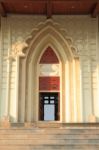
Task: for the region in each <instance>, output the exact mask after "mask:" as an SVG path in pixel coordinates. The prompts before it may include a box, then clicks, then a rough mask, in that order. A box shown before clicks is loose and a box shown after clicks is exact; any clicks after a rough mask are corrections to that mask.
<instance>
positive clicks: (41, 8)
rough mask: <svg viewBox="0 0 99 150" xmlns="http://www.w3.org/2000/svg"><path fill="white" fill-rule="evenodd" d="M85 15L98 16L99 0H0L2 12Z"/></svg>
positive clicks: (2, 14) (4, 14)
mask: <svg viewBox="0 0 99 150" xmlns="http://www.w3.org/2000/svg"><path fill="white" fill-rule="evenodd" d="M8 13H13V14H36V15H46V16H47V18H51V17H52V15H84V14H90V15H91V16H92V17H96V16H97V15H98V13H99V0H0V14H1V16H3V17H5V16H7V14H8Z"/></svg>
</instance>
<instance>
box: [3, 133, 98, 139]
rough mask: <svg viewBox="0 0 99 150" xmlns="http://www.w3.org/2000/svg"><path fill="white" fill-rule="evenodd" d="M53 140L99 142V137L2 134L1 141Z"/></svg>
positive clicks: (87, 135) (93, 135)
mask: <svg viewBox="0 0 99 150" xmlns="http://www.w3.org/2000/svg"><path fill="white" fill-rule="evenodd" d="M44 138H45V139H51V140H58V139H59V140H68V139H72V140H73V139H74V140H78V139H80V140H83V139H84V140H98V139H99V135H95V134H90V135H89V134H86V135H82V134H78V135H77V134H76V135H75V134H71V135H69V134H64V135H62V134H50V135H48V134H47V135H46V134H43V135H42V134H41V135H40V134H38V135H35V134H17V135H16V134H13V135H12V134H5V135H4V134H0V140H7V139H9V140H12V139H13V140H20V139H24V140H26V139H31V140H40V139H44Z"/></svg>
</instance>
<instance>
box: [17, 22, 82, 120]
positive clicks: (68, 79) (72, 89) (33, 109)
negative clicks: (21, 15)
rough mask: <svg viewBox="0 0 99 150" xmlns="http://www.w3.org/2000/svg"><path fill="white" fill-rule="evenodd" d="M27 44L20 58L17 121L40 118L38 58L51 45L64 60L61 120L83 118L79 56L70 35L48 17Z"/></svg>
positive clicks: (62, 67)
mask: <svg viewBox="0 0 99 150" xmlns="http://www.w3.org/2000/svg"><path fill="white" fill-rule="evenodd" d="M26 43H27V44H28V47H27V48H23V49H22V51H21V53H24V54H25V57H24V58H23V57H20V59H19V80H18V84H19V90H18V102H19V104H18V120H19V121H20V122H25V121H26V122H33V121H38V84H37V83H38V81H37V80H38V79H37V77H38V69H37V68H38V60H39V58H40V55H41V54H42V53H43V51H44V50H45V49H46V48H47V47H48V46H50V47H51V48H52V49H53V50H54V51H55V53H56V54H57V57H58V58H59V60H60V63H61V87H60V90H61V94H60V101H61V106H60V117H61V118H60V122H77V121H81V119H82V112H81V109H80V107H81V101H80V74H79V57H78V55H77V50H76V49H75V47H74V46H73V43H72V40H71V38H68V36H67V34H65V33H64V31H63V30H62V29H61V28H60V27H59V25H58V24H57V23H54V22H53V21H52V20H48V21H46V22H45V23H41V24H40V25H38V26H37V28H35V29H34V30H33V31H32V34H31V36H30V37H28V38H27V40H26Z"/></svg>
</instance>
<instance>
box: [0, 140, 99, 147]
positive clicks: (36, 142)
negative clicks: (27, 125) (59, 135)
mask: <svg viewBox="0 0 99 150" xmlns="http://www.w3.org/2000/svg"><path fill="white" fill-rule="evenodd" d="M25 144H27V145H48V144H49V145H71V144H73V145H78V144H83V145H86V144H90V145H99V139H97V140H95V139H91V140H79V139H77V140H74V139H73V140H72V139H63V140H58V139H55V140H53V139H45V138H44V139H40V140H34V139H33V140H31V139H20V140H17V139H15V140H13V139H11V140H9V139H7V140H5V139H4V140H0V145H1V146H2V145H25Z"/></svg>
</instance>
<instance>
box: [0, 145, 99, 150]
mask: <svg viewBox="0 0 99 150" xmlns="http://www.w3.org/2000/svg"><path fill="white" fill-rule="evenodd" d="M0 150H99V146H96V145H93V146H90V145H77V146H75V145H68V146H64V145H46V146H42V145H39V146H29V145H25V146H17V145H16V146H9V145H7V146H0Z"/></svg>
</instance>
